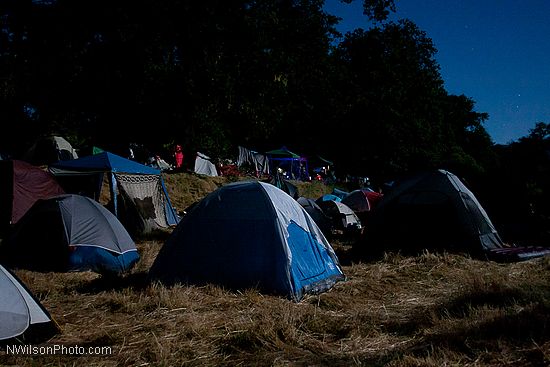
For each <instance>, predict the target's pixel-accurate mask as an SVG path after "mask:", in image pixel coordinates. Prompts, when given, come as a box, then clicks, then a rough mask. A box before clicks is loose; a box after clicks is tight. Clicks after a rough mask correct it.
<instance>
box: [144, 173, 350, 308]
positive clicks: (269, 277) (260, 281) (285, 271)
mask: <svg viewBox="0 0 550 367" xmlns="http://www.w3.org/2000/svg"><path fill="white" fill-rule="evenodd" d="M149 276H150V279H151V280H159V281H161V282H163V283H165V284H174V283H192V284H206V283H212V284H218V285H222V286H225V287H228V288H231V289H246V288H258V289H259V290H260V291H264V292H267V293H272V294H280V295H285V296H288V297H289V298H291V299H294V300H295V301H299V300H300V299H301V298H302V297H303V296H304V295H305V294H307V293H319V292H324V291H326V290H328V289H330V288H331V287H332V286H333V285H334V283H336V282H337V281H339V280H343V279H344V274H343V273H342V270H341V268H340V265H339V262H338V258H337V257H336V254H335V253H334V250H333V249H332V247H331V246H330V244H329V243H328V242H327V240H326V238H325V237H324V235H323V234H322V232H321V230H320V229H319V227H318V226H317V225H316V224H315V222H314V221H313V219H312V218H311V217H310V216H309V215H308V214H307V212H306V211H305V209H304V208H302V206H301V205H300V204H298V202H297V201H296V200H294V199H293V198H291V197H290V196H289V195H288V194H286V193H285V192H283V191H282V190H280V189H278V188H277V187H275V186H273V185H271V184H268V183H264V182H260V181H246V182H237V183H233V184H229V185H226V186H222V187H221V188H219V189H217V190H216V191H214V192H212V193H211V194H209V195H208V196H206V197H205V198H204V199H203V200H201V201H200V202H199V203H198V204H197V205H196V206H195V207H194V208H193V209H192V211H191V212H190V213H189V214H187V215H186V216H184V217H183V218H182V220H181V222H180V223H179V224H178V226H177V227H176V229H175V230H174V231H173V232H172V234H171V236H170V237H169V238H168V240H167V241H166V243H165V244H164V246H163V247H162V249H161V250H160V252H159V254H158V256H157V258H156V259H155V262H154V263H153V265H152V267H151V270H150V274H149Z"/></svg>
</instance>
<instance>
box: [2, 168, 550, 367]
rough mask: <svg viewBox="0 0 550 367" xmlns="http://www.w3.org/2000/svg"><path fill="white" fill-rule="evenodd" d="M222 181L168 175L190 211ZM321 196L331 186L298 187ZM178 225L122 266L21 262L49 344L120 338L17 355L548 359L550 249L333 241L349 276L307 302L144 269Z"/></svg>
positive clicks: (312, 360)
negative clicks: (96, 269)
mask: <svg viewBox="0 0 550 367" xmlns="http://www.w3.org/2000/svg"><path fill="white" fill-rule="evenodd" d="M225 182H226V181H225V180H224V179H222V178H216V179H207V178H202V177H196V176H194V175H188V174H177V175H175V174H174V175H170V176H169V177H167V178H166V185H167V188H168V191H169V193H170V195H171V198H172V201H173V202H174V205H175V206H176V207H177V208H178V210H182V209H184V208H185V207H187V206H188V205H190V204H192V203H193V202H194V201H196V200H197V199H198V198H200V197H202V196H204V195H205V194H206V193H208V192H210V191H212V190H214V189H215V188H216V187H218V186H219V185H222V184H224V183H225ZM300 190H301V192H306V190H313V191H311V194H310V195H304V196H311V197H315V196H318V195H317V194H320V193H319V192H318V190H321V191H322V190H323V188H322V187H308V188H305V187H302V186H301V187H300ZM168 235H169V233H168V232H167V233H157V234H156V235H155V236H149V237H147V238H142V239H140V240H138V241H137V245H138V249H139V251H140V254H141V257H142V258H141V260H140V262H139V263H138V265H137V267H136V268H135V269H133V270H132V272H131V273H130V274H127V275H125V276H123V277H120V278H115V279H113V278H110V279H108V278H104V277H101V276H100V275H97V274H95V273H90V272H85V273H38V272H32V271H26V270H17V271H16V274H17V275H18V276H19V277H20V278H21V279H22V280H23V281H24V283H25V284H26V285H27V286H28V287H29V288H30V289H31V290H32V291H33V292H34V294H35V295H36V296H37V297H38V298H39V299H40V300H41V301H42V303H43V305H44V306H45V307H46V308H47V309H48V310H49V312H50V313H51V315H52V316H53V318H55V320H56V321H57V323H58V324H59V326H60V329H61V333H60V334H59V335H57V336H55V337H54V338H53V339H51V340H49V341H48V342H47V343H46V345H54V344H60V345H64V346H82V347H89V346H98V347H104V346H108V347H111V353H110V354H105V355H96V356H89V355H88V356H74V355H59V354H58V355H49V356H22V355H11V354H10V355H8V354H7V353H6V352H5V351H3V352H0V364H4V365H19V366H238V365H242V366H354V365H357V366H548V365H550V325H549V323H548V320H549V315H550V257H547V258H539V259H535V260H530V261H526V262H521V263H512V264H497V263H493V262H488V261H479V260H474V259H471V258H469V257H468V256H461V255H455V254H445V253H442V254H434V253H428V252H426V253H424V254H422V255H419V256H416V257H404V256H401V255H400V254H386V255H385V256H384V257H383V258H379V259H376V260H371V261H368V262H367V261H360V260H358V259H354V258H353V257H352V256H351V255H350V249H351V246H350V244H349V243H347V242H346V241H339V240H338V239H336V240H335V241H334V243H333V245H334V247H335V250H336V251H337V253H338V255H339V257H340V260H341V262H342V266H343V270H344V272H345V274H346V276H347V280H346V281H344V282H340V283H337V284H336V286H335V287H334V288H332V289H331V290H330V291H329V292H327V293H323V294H320V295H316V296H308V297H306V298H305V299H304V300H302V301H301V302H299V303H295V302H293V301H290V300H287V299H285V298H281V297H277V296H272V295H267V294H260V293H258V292H257V291H255V290H254V289H249V290H243V291H242V292H234V291H229V290H226V289H222V288H220V287H218V286H215V285H209V286H205V287H197V286H175V287H171V288H167V287H164V286H162V285H159V284H151V283H148V282H147V279H146V276H147V272H148V269H149V267H150V266H151V264H152V262H153V261H154V259H155V256H156V254H157V253H158V251H159V249H160V247H161V246H162V243H163V241H164V239H165V238H166V236H168Z"/></svg>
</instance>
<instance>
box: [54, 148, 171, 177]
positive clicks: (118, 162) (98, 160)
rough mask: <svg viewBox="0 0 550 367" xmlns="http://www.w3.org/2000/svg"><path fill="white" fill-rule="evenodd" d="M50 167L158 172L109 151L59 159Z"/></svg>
mask: <svg viewBox="0 0 550 367" xmlns="http://www.w3.org/2000/svg"><path fill="white" fill-rule="evenodd" d="M50 167H53V168H58V169H66V170H88V171H110V172H120V173H139V174H147V175H159V174H160V171H159V170H158V169H155V168H152V167H149V166H146V165H144V164H141V163H138V162H135V161H132V160H130V159H126V158H123V157H121V156H119V155H116V154H113V153H110V152H102V153H98V154H94V155H89V156H86V157H82V158H78V159H71V160H68V161H59V162H56V163H54V164H52V165H51V166H50Z"/></svg>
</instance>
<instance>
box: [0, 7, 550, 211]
mask: <svg viewBox="0 0 550 367" xmlns="http://www.w3.org/2000/svg"><path fill="white" fill-rule="evenodd" d="M351 1H352V0H343V2H348V3H349V2H351ZM323 5H324V1H322V0H301V1H300V0H264V1H253V0H252V1H250V0H248V1H247V0H232V1H221V0H204V1H184V0H138V1H136V0H132V1H130V0H118V1H113V0H93V1H91V0H79V1H72V0H42V1H37V0H35V1H31V0H3V1H2V2H1V5H0V118H1V121H2V128H3V129H4V130H5V131H4V132H3V133H2V134H1V137H0V139H1V141H0V149H1V150H4V151H8V152H10V153H11V154H12V155H13V156H17V155H18V154H21V153H22V152H23V151H25V150H26V149H27V148H28V147H29V146H30V144H32V142H34V141H35V139H36V138H37V137H39V136H43V135H45V134H50V133H55V134H60V135H63V136H65V137H66V138H68V140H69V141H71V142H72V143H73V145H75V146H76V147H79V148H80V149H81V154H83V153H82V152H83V151H84V150H85V149H88V148H90V147H92V146H98V147H102V148H104V149H110V150H112V151H115V152H117V151H121V149H123V148H126V147H128V144H129V143H137V144H144V145H146V146H147V147H149V148H150V149H152V150H156V151H162V150H163V149H164V150H168V149H170V148H169V147H172V146H173V145H174V144H176V143H177V144H181V145H183V146H184V148H185V149H186V150H187V151H189V152H194V151H197V150H198V151H202V152H205V153H207V154H208V155H210V156H212V157H221V158H224V157H232V156H234V155H235V152H236V146H237V145H243V146H245V147H248V148H250V149H255V150H258V151H265V150H269V149H275V148H278V147H280V146H282V145H286V146H287V147H289V148H290V149H291V150H293V151H297V152H299V153H302V154H306V155H312V156H313V155H322V156H323V157H327V158H330V159H331V160H334V161H335V163H336V167H337V168H338V170H340V172H346V173H349V174H353V175H369V177H374V178H376V179H378V180H379V182H383V181H384V180H390V179H393V178H395V177H396V176H399V175H401V174H404V173H406V172H409V171H417V170H421V169H430V168H446V169H449V170H451V171H453V172H455V173H456V174H458V175H460V176H462V177H467V178H468V179H469V181H470V183H471V185H473V186H475V187H476V188H478V189H479V190H482V192H487V195H486V197H487V200H488V201H489V202H490V204H489V206H491V203H495V205H494V207H495V208H497V207H499V205H500V204H501V201H503V200H506V201H507V202H508V204H509V205H511V206H514V208H510V210H518V211H521V213H522V214H523V215H524V217H525V218H527V217H528V216H529V215H531V214H530V213H533V211H536V212H537V213H544V215H545V217H544V218H546V214H547V213H546V212H547V209H546V208H547V207H548V206H546V205H544V204H547V203H548V198H547V194H546V193H545V191H544V190H545V189H544V185H545V184H546V186H548V185H547V183H548V182H547V181H548V153H547V152H548V140H547V134H546V133H547V130H548V125H546V124H544V123H540V124H537V125H536V127H535V129H533V132H532V133H531V134H530V135H529V136H528V137H525V138H524V139H520V141H518V142H515V143H514V144H510V145H507V146H495V144H494V143H493V142H492V141H491V138H490V136H489V135H488V133H487V131H486V130H485V128H484V126H483V123H484V121H485V120H486V119H487V118H488V115H487V114H486V113H479V112H476V111H475V101H473V100H472V99H471V98H469V97H467V96H464V95H460V96H457V95H452V94H449V93H448V92H447V91H446V90H445V87H444V83H443V80H442V78H441V75H440V72H439V65H438V63H437V62H436V60H435V55H436V52H437V50H436V47H435V45H434V44H433V42H432V40H431V39H430V38H428V37H427V36H426V34H425V32H423V31H422V30H421V29H419V28H418V26H416V25H415V24H414V23H412V22H411V21H408V20H401V21H399V22H388V21H386V17H387V15H388V13H389V12H390V11H392V10H394V6H395V4H394V2H393V0H365V1H364V9H365V15H366V16H367V17H369V18H370V19H371V21H372V27H371V28H370V29H368V30H362V29H358V30H356V31H354V32H352V33H348V34H345V35H340V34H339V33H338V32H337V30H336V28H335V26H336V25H337V24H338V21H339V20H338V18H336V17H334V16H333V15H330V14H327V13H326V12H324V10H323ZM397 5H398V4H397ZM534 157H536V158H534ZM495 185H502V186H505V189H503V190H502V194H508V196H507V197H506V199H504V198H503V197H499V196H498V195H496V194H495V192H497V191H499V190H496V189H495ZM516 190H517V191H518V192H519V194H518V195H515V198H510V194H509V192H510V191H516ZM490 194H492V195H490ZM516 200H517V202H516ZM510 201H512V202H513V203H512V204H510V203H509V202H510ZM519 201H521V202H519ZM515 207H517V208H515ZM495 211H498V210H496V209H495Z"/></svg>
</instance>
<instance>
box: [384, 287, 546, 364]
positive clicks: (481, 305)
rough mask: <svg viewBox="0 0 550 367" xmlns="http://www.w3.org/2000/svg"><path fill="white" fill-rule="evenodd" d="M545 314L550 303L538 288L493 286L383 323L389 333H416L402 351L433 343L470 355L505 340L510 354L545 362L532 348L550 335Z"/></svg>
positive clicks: (423, 350) (417, 352) (410, 351)
mask: <svg viewBox="0 0 550 367" xmlns="http://www.w3.org/2000/svg"><path fill="white" fill-rule="evenodd" d="M549 314H550V303H548V302H547V301H546V299H545V296H544V295H543V294H542V293H535V294H531V293H528V292H525V291H523V290H522V289H497V290H494V291H493V290H488V291H485V292H480V291H474V292H470V293H467V294H463V295H461V296H459V297H457V298H454V299H451V300H449V301H448V302H446V303H444V304H442V305H438V306H436V307H433V308H428V309H422V310H418V311H417V312H415V313H413V314H412V316H411V317H410V318H408V319H407V320H406V321H402V322H392V321H390V322H388V323H385V324H384V325H383V327H384V328H385V329H386V330H387V331H388V332H390V333H395V334H399V335H403V336H410V337H413V336H414V337H416V338H418V342H417V343H415V344H414V345H412V346H410V347H408V348H406V349H405V350H403V351H402V352H403V353H405V354H412V355H417V356H422V355H426V353H428V352H427V351H428V350H430V346H437V348H439V349H447V350H451V351H453V352H458V353H463V354H466V355H470V356H473V355H475V354H476V353H479V352H480V351H483V350H493V349H494V348H497V349H500V348H501V345H503V344H509V345H510V346H513V347H512V348H510V349H512V350H513V353H519V354H522V356H523V357H524V358H529V359H530V362H532V363H534V364H533V365H539V364H540V365H544V362H545V356H544V354H543V353H534V352H533V348H532V347H533V344H534V343H537V344H539V345H540V344H544V343H546V342H547V341H549V340H550V330H549V329H550V322H549V320H550V318H549V317H548V315H549ZM419 336H420V337H419ZM520 346H522V347H524V348H522V347H520Z"/></svg>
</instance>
